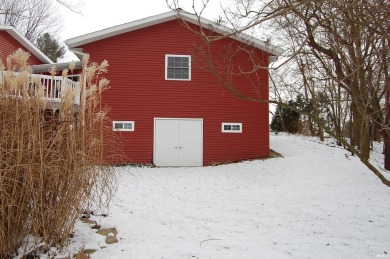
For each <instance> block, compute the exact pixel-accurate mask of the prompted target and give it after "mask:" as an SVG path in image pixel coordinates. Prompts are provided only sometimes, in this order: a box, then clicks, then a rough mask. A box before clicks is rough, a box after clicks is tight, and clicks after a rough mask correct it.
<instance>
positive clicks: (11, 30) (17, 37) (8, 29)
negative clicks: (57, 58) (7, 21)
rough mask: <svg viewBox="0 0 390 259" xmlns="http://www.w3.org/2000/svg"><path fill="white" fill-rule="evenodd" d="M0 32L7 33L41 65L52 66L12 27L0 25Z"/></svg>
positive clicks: (40, 52)
mask: <svg viewBox="0 0 390 259" xmlns="http://www.w3.org/2000/svg"><path fill="white" fill-rule="evenodd" d="M0 30H2V31H6V32H8V33H9V34H10V35H11V36H12V37H13V38H14V39H15V40H17V41H18V42H19V43H20V44H21V45H22V46H23V47H25V48H26V49H27V50H28V51H29V52H30V53H31V54H32V55H34V56H36V57H37V58H38V59H39V60H40V61H42V63H45V64H53V61H51V60H50V58H48V57H47V56H46V55H45V54H44V53H43V52H42V51H41V50H40V49H38V48H37V47H36V46H35V45H34V44H33V43H32V42H31V41H29V40H28V39H27V38H26V37H24V36H23V35H22V34H21V33H20V32H18V31H17V30H16V29H15V28H14V27H12V26H8V25H0Z"/></svg>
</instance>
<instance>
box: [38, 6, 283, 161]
mask: <svg viewBox="0 0 390 259" xmlns="http://www.w3.org/2000/svg"><path fill="white" fill-rule="evenodd" d="M179 16H180V17H179ZM199 22H200V23H199ZM200 31H202V32H203V33H206V34H208V35H217V36H218V35H226V34H228V33H229V32H230V31H229V29H228V28H226V27H224V26H221V25H217V24H215V23H213V22H212V21H209V20H207V19H201V20H200V21H199V20H198V19H197V18H196V17H195V16H193V15H191V14H188V13H185V12H180V13H176V12H173V11H171V12H167V13H163V14H159V15H155V16H152V17H147V18H144V19H141V20H136V21H133V22H129V23H126V24H121V25H118V26H114V27H110V28H107V29H103V30H100V31H96V32H92V33H89V34H85V35H81V36H78V37H75V38H72V39H69V40H67V41H66V44H67V45H68V47H69V49H70V50H71V51H73V52H74V53H75V54H76V55H77V56H78V57H79V58H82V56H83V55H84V54H85V53H88V54H90V57H91V61H93V62H98V63H100V62H101V61H103V60H104V59H106V60H108V62H109V65H110V66H109V71H108V73H107V74H106V75H105V77H106V78H107V79H108V80H110V89H109V90H107V91H105V92H104V93H103V99H102V100H103V103H104V104H105V105H107V106H108V107H110V112H109V114H108V116H109V118H110V120H111V122H110V123H111V124H112V130H113V131H115V134H119V135H120V137H121V143H120V144H121V149H122V151H123V154H124V155H125V159H124V160H125V161H123V160H122V161H120V162H121V163H141V164H154V165H156V166H204V165H211V164H218V163H225V162H231V161H239V160H244V159H255V158H261V157H268V156H269V154H270V144H269V108H268V103H267V100H268V95H269V74H268V69H267V68H268V66H269V64H270V62H271V61H272V60H274V59H275V58H277V57H278V55H280V54H281V53H282V51H281V49H279V48H277V47H275V46H272V45H270V44H268V43H266V42H263V41H261V40H259V39H256V38H253V37H249V36H247V35H232V36H229V37H225V38H223V39H221V40H218V41H215V42H213V43H212V44H209V45H208V46H207V48H206V46H205V42H204V41H203V40H202V39H201V38H200V37H199V35H198V34H196V33H194V32H200ZM205 49H207V55H209V58H211V59H212V60H213V61H215V64H219V66H218V68H217V69H216V70H214V71H211V69H210V67H207V64H205V63H204V59H202V53H203V54H204V53H205V52H204V50H205ZM227 56H229V57H230V59H229V60H226V57H227ZM254 56H255V57H256V60H255V61H254V59H253V57H254ZM224 60H225V61H224ZM223 62H226V63H223ZM48 66H49V64H48V63H46V64H42V65H41V67H40V68H41V69H45V68H47V67H48ZM254 66H256V67H257V69H256V73H254V74H253V75H248V74H247V73H245V71H250V70H253V68H254ZM258 67H260V68H258ZM36 68H39V66H36ZM213 73H214V74H213ZM215 73H220V74H219V75H223V76H225V77H226V76H227V77H229V80H228V82H234V89H232V88H229V86H228V85H227V84H226V82H222V81H221V80H220V79H218V77H216V75H215ZM237 93H240V95H244V96H248V97H249V98H247V99H253V100H262V101H248V100H243V99H242V98H238V94H237Z"/></svg>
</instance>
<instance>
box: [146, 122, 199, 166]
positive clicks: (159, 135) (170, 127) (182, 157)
mask: <svg viewBox="0 0 390 259" xmlns="http://www.w3.org/2000/svg"><path fill="white" fill-rule="evenodd" d="M153 163H154V164H155V165H156V166H202V165H203V120H202V119H162V118H156V119H155V120H154V152H153Z"/></svg>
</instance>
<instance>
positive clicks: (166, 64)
mask: <svg viewBox="0 0 390 259" xmlns="http://www.w3.org/2000/svg"><path fill="white" fill-rule="evenodd" d="M168 57H187V58H188V79H180V78H168ZM165 80H173V81H191V55H175V54H165Z"/></svg>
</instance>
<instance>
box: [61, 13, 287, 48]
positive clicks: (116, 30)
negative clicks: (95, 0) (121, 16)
mask: <svg viewBox="0 0 390 259" xmlns="http://www.w3.org/2000/svg"><path fill="white" fill-rule="evenodd" d="M178 18H179V19H183V20H184V21H186V22H189V23H192V24H195V25H201V26H202V27H203V28H206V29H212V30H214V31H216V32H217V33H219V34H221V35H229V37H230V38H232V39H235V40H238V41H240V42H243V43H245V44H248V45H252V46H254V47H256V48H258V49H261V50H264V51H266V52H268V53H270V54H271V55H273V56H279V55H281V54H282V53H283V49H281V48H278V47H276V46H273V45H271V44H269V43H266V42H264V41H261V40H259V39H257V38H254V37H252V36H249V35H246V34H244V33H240V34H234V33H233V30H232V29H229V28H228V27H226V26H222V25H217V24H215V23H214V22H212V21H210V20H207V19H205V18H201V19H200V24H199V21H198V19H197V17H196V16H195V15H193V14H190V13H186V12H184V11H180V12H174V11H169V12H166V13H162V14H159V15H155V16H151V17H147V18H143V19H140V20H136V21H133V22H129V23H124V24H121V25H117V26H114V27H110V28H107V29H103V30H100V31H96V32H92V33H88V34H84V35H81V36H78V37H75V38H71V39H69V40H66V41H65V43H66V45H68V46H69V48H70V49H73V48H76V47H79V46H82V45H84V44H87V43H91V42H94V41H98V40H102V39H105V38H109V37H112V36H116V35H120V34H123V33H126V32H130V31H134V30H138V29H142V28H145V27H149V26H153V25H156V24H159V23H163V22H168V21H172V20H176V19H178ZM230 34H232V35H230Z"/></svg>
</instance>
